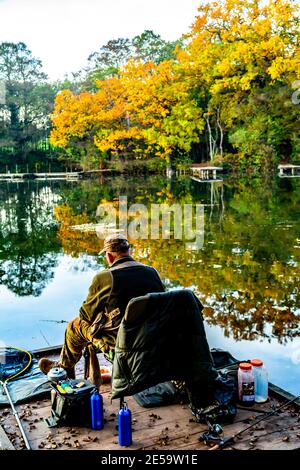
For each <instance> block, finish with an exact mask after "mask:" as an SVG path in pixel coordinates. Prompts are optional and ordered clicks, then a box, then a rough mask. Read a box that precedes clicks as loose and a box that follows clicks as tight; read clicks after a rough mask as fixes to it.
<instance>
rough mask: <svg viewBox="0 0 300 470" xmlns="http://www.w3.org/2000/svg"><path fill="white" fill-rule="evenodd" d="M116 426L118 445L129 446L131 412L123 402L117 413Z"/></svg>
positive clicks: (130, 439)
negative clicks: (117, 425)
mask: <svg viewBox="0 0 300 470" xmlns="http://www.w3.org/2000/svg"><path fill="white" fill-rule="evenodd" d="M118 424H119V427H118V429H119V445H120V446H126V447H127V446H130V445H131V444H132V430H131V411H130V410H129V408H128V407H127V404H126V403H125V402H123V404H122V405H121V409H120V411H119V416H118Z"/></svg>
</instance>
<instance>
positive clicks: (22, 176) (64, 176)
mask: <svg viewBox="0 0 300 470" xmlns="http://www.w3.org/2000/svg"><path fill="white" fill-rule="evenodd" d="M110 172H112V170H110V169H103V170H90V171H65V172H45V173H40V172H33V173H30V172H28V173H9V172H7V173H0V180H2V181H24V180H31V179H43V180H48V179H49V180H77V179H84V178H91V177H97V176H100V175H102V174H103V173H110Z"/></svg>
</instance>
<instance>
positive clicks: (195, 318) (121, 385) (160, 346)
mask: <svg viewBox="0 0 300 470" xmlns="http://www.w3.org/2000/svg"><path fill="white" fill-rule="evenodd" d="M201 310H202V305H201V303H200V302H199V301H198V299H197V298H196V297H195V296H194V294H193V293H192V292H191V291H189V290H187V289H180V290H176V291H169V292H163V293H153V294H147V295H145V296H143V297H137V298H134V299H132V300H131V301H130V302H129V303H128V306H127V308H126V312H125V316H124V318H123V320H122V322H121V325H120V327H119V331H118V335H117V341H116V348H115V358H114V366H113V386H112V397H113V398H118V397H120V396H122V394H123V395H132V394H135V393H138V392H139V391H141V390H144V389H145V388H148V387H151V386H154V385H156V384H158V383H161V382H165V381H168V380H171V379H179V380H180V379H183V375H184V376H189V377H192V379H193V378H194V377H195V378H199V376H205V375H208V374H209V373H210V369H211V367H212V358H211V354H210V351H209V347H208V344H207V340H206V335H205V330H204V326H203V319H202V316H201ZM176 375H177V376H176Z"/></svg>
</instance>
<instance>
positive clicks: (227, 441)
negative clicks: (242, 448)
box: [199, 395, 300, 450]
mask: <svg viewBox="0 0 300 470" xmlns="http://www.w3.org/2000/svg"><path fill="white" fill-rule="evenodd" d="M299 398H300V395H298V396H297V397H294V398H292V399H291V400H288V401H287V402H285V403H283V404H282V405H280V406H278V407H276V408H275V409H274V410H273V411H270V412H269V413H268V414H266V415H265V416H263V417H262V418H260V419H258V420H257V421H255V422H254V423H252V424H250V426H247V427H246V428H244V429H242V430H241V431H239V432H237V433H236V434H234V435H233V436H229V437H227V438H224V439H222V438H218V437H217V435H218V434H219V435H220V434H221V433H222V432H223V430H222V427H221V426H220V425H219V424H217V425H216V424H214V425H211V424H210V423H208V425H209V429H210V431H212V433H214V436H212V437H213V439H214V440H215V441H217V440H218V439H219V441H218V442H217V443H216V444H215V445H214V446H213V447H211V448H210V449H209V450H219V449H224V447H226V446H227V445H228V444H231V443H232V442H234V439H235V438H236V437H238V436H240V435H241V434H243V433H244V432H246V431H248V430H249V429H251V428H253V427H254V426H256V425H257V424H258V423H260V422H261V421H264V420H266V419H268V418H270V417H271V416H273V415H274V414H275V413H277V412H278V411H279V410H281V409H283V408H285V407H286V406H288V405H291V404H292V403H293V402H295V401H296V400H298V399H299ZM205 438H207V440H209V433H204V434H202V435H201V436H200V438H199V440H200V441H205V440H206V439H205Z"/></svg>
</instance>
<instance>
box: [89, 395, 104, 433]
mask: <svg viewBox="0 0 300 470" xmlns="http://www.w3.org/2000/svg"><path fill="white" fill-rule="evenodd" d="M91 420H92V429H97V430H100V429H103V428H104V416H103V398H102V395H101V394H100V393H99V392H98V390H95V391H94V392H93V393H92V395H91Z"/></svg>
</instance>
